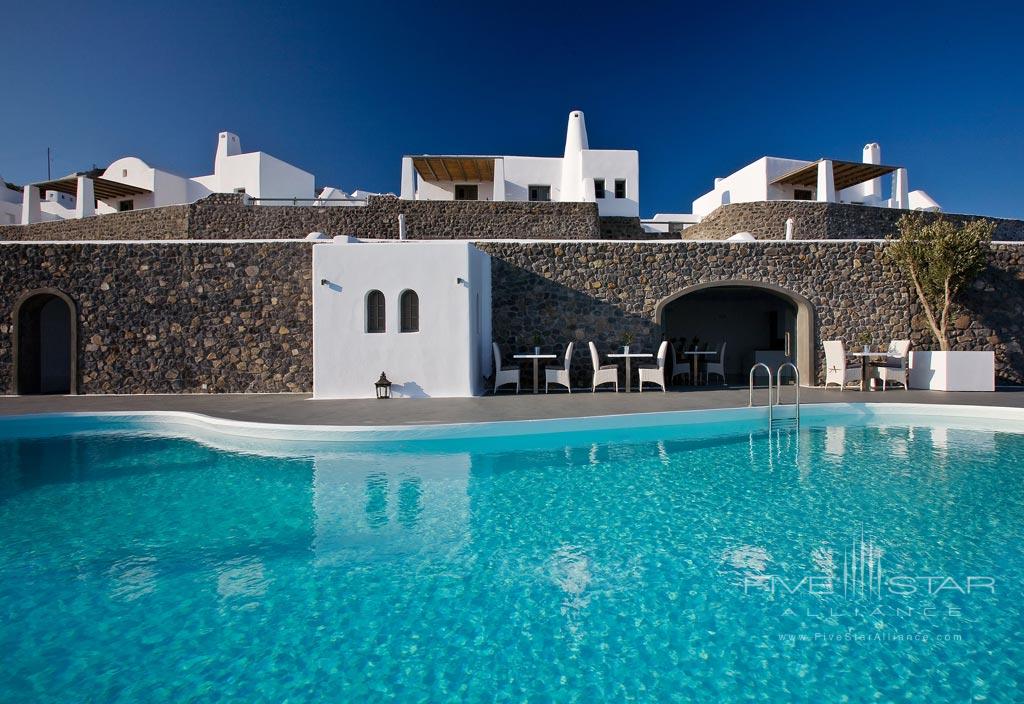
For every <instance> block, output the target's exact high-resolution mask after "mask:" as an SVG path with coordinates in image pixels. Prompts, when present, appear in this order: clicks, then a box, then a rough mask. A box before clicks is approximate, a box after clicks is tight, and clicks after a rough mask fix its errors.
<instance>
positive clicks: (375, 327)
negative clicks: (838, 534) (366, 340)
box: [366, 291, 385, 332]
mask: <svg viewBox="0 0 1024 704" xmlns="http://www.w3.org/2000/svg"><path fill="white" fill-rule="evenodd" d="M384 327H385V324H384V294H383V293H381V292H380V291H370V292H369V293H368V294H366V332H384Z"/></svg>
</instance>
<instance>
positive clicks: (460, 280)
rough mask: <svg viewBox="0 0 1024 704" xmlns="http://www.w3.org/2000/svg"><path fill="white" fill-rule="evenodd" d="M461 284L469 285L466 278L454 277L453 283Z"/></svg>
mask: <svg viewBox="0 0 1024 704" xmlns="http://www.w3.org/2000/svg"><path fill="white" fill-rule="evenodd" d="M461 284H465V285H466V286H468V285H469V282H468V281H466V280H465V279H464V278H462V277H461V276H460V277H458V278H456V279H455V285H456V286H459V285H461Z"/></svg>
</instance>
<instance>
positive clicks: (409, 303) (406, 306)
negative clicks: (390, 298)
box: [400, 289, 420, 332]
mask: <svg viewBox="0 0 1024 704" xmlns="http://www.w3.org/2000/svg"><path fill="white" fill-rule="evenodd" d="M401 309H402V326H401V328H400V329H401V331H402V332H419V331H420V297H419V296H417V295H416V292H415V291H413V290H411V289H410V290H408V291H404V292H402V299H401Z"/></svg>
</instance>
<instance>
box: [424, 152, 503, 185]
mask: <svg viewBox="0 0 1024 704" xmlns="http://www.w3.org/2000/svg"><path fill="white" fill-rule="evenodd" d="M495 158H496V157H493V156H432V155H427V154H425V155H423V156H414V157H413V158H412V164H413V166H414V167H415V168H416V171H417V172H418V173H419V175H420V178H422V179H423V180H424V181H470V182H482V181H493V180H494V160H495Z"/></svg>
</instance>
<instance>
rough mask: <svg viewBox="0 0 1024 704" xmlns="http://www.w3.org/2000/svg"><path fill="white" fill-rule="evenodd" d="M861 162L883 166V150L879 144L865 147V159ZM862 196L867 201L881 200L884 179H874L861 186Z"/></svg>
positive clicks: (874, 143)
mask: <svg viewBox="0 0 1024 704" xmlns="http://www.w3.org/2000/svg"><path fill="white" fill-rule="evenodd" d="M861 161H862V162H863V163H865V164H881V163H882V148H881V147H880V146H878V142H872V143H871V144H865V145H864V158H863V159H861ZM861 189H862V190H861V195H862V196H863V199H864V200H865V201H871V200H880V199H881V198H882V179H880V178H874V179H871V180H870V181H868V182H866V183H864V184H863V185H862V186H861Z"/></svg>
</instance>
